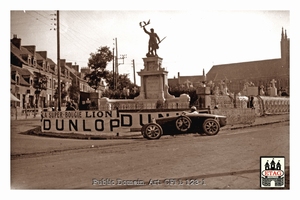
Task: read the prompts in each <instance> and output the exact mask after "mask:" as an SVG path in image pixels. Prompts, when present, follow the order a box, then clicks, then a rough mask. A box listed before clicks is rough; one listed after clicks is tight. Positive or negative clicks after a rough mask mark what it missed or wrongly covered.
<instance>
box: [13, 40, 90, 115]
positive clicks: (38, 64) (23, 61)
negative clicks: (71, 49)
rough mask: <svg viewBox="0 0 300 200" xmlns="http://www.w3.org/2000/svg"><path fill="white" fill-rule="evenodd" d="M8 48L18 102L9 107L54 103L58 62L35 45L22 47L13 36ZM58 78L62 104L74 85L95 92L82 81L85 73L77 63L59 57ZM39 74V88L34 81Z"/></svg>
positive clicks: (30, 107) (43, 105)
mask: <svg viewBox="0 0 300 200" xmlns="http://www.w3.org/2000/svg"><path fill="white" fill-rule="evenodd" d="M10 47H11V93H12V94H13V95H14V96H16V97H17V98H18V99H19V100H20V102H12V103H11V104H12V105H11V106H13V107H15V108H17V109H18V110H19V111H22V110H24V109H25V108H26V109H32V108H35V107H37V108H41V109H47V108H50V107H55V106H56V104H57V103H56V99H57V88H58V68H57V64H56V63H55V62H54V61H53V60H52V59H51V58H48V57H47V51H36V46H35V45H28V46H22V45H21V38H18V37H17V35H14V36H13V38H12V39H11V42H10ZM60 69H61V73H60V75H61V76H60V81H61V86H62V92H64V94H65V96H64V97H63V98H62V105H64V103H65V102H66V101H68V100H70V97H69V94H68V89H69V87H70V86H71V85H72V84H73V85H74V84H77V85H78V87H79V88H80V91H82V92H95V90H94V89H92V88H91V87H90V86H89V85H88V84H87V82H86V80H84V74H83V73H81V72H79V66H78V65H76V64H75V65H73V64H72V63H70V62H66V60H65V59H60ZM39 77H45V78H46V85H45V88H44V89H42V90H41V91H39V92H40V93H39V95H37V88H36V87H35V83H36V82H37V81H39V80H38V79H39Z"/></svg>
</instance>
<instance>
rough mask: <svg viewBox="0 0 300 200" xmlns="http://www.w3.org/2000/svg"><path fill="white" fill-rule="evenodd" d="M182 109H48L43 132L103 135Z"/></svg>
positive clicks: (136, 126) (44, 116) (44, 113)
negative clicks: (159, 110)
mask: <svg viewBox="0 0 300 200" xmlns="http://www.w3.org/2000/svg"><path fill="white" fill-rule="evenodd" d="M181 113H182V111H178V112H176V111H172V112H152V113H141V112H138V113H123V112H120V113H119V112H117V111H48V112H42V124H41V127H42V132H53V133H82V134H88V135H101V134H103V133H112V132H113V133H118V132H122V130H126V129H127V130H128V129H130V128H134V129H138V128H141V127H142V126H143V125H144V124H147V123H149V122H151V119H152V118H156V119H157V118H161V117H168V116H170V117H171V116H177V115H180V114H181Z"/></svg>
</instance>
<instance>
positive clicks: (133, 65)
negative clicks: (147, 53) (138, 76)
mask: <svg viewBox="0 0 300 200" xmlns="http://www.w3.org/2000/svg"><path fill="white" fill-rule="evenodd" d="M132 67H133V83H134V85H136V82H135V64H134V59H133V60H132Z"/></svg>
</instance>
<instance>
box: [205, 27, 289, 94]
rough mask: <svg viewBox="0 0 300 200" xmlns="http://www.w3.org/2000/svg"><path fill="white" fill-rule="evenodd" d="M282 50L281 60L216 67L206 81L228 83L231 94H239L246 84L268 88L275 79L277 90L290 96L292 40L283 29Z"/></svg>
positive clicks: (208, 74)
mask: <svg viewBox="0 0 300 200" xmlns="http://www.w3.org/2000/svg"><path fill="white" fill-rule="evenodd" d="M280 48H281V57H280V58H275V59H269V60H259V61H250V62H241V63H232V64H221V65H214V66H213V67H212V68H211V69H210V71H209V72H208V73H207V75H206V80H207V82H209V81H212V82H213V83H215V84H216V83H217V84H218V83H221V82H226V84H227V87H228V89H229V92H234V93H239V92H240V91H241V90H243V87H244V84H245V83H246V82H248V83H252V84H254V86H257V87H262V86H263V87H264V88H268V87H269V86H270V84H271V81H272V80H273V79H274V80H275V81H276V87H277V89H278V90H282V91H285V92H286V93H288V94H289V81H290V73H289V69H290V39H289V38H288V37H287V33H286V30H285V31H284V30H283V28H282V32H281V41H280Z"/></svg>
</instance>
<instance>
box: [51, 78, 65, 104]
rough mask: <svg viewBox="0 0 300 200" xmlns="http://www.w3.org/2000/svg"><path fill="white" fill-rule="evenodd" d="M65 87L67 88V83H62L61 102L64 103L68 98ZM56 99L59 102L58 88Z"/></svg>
mask: <svg viewBox="0 0 300 200" xmlns="http://www.w3.org/2000/svg"><path fill="white" fill-rule="evenodd" d="M65 87H66V83H65V82H63V81H62V82H61V83H60V89H61V90H60V94H61V100H62V102H65V98H66V96H67V95H68V92H67V91H66V90H65ZM53 97H54V99H55V100H57V99H58V87H57V88H56V90H55V93H54V96H53Z"/></svg>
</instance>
